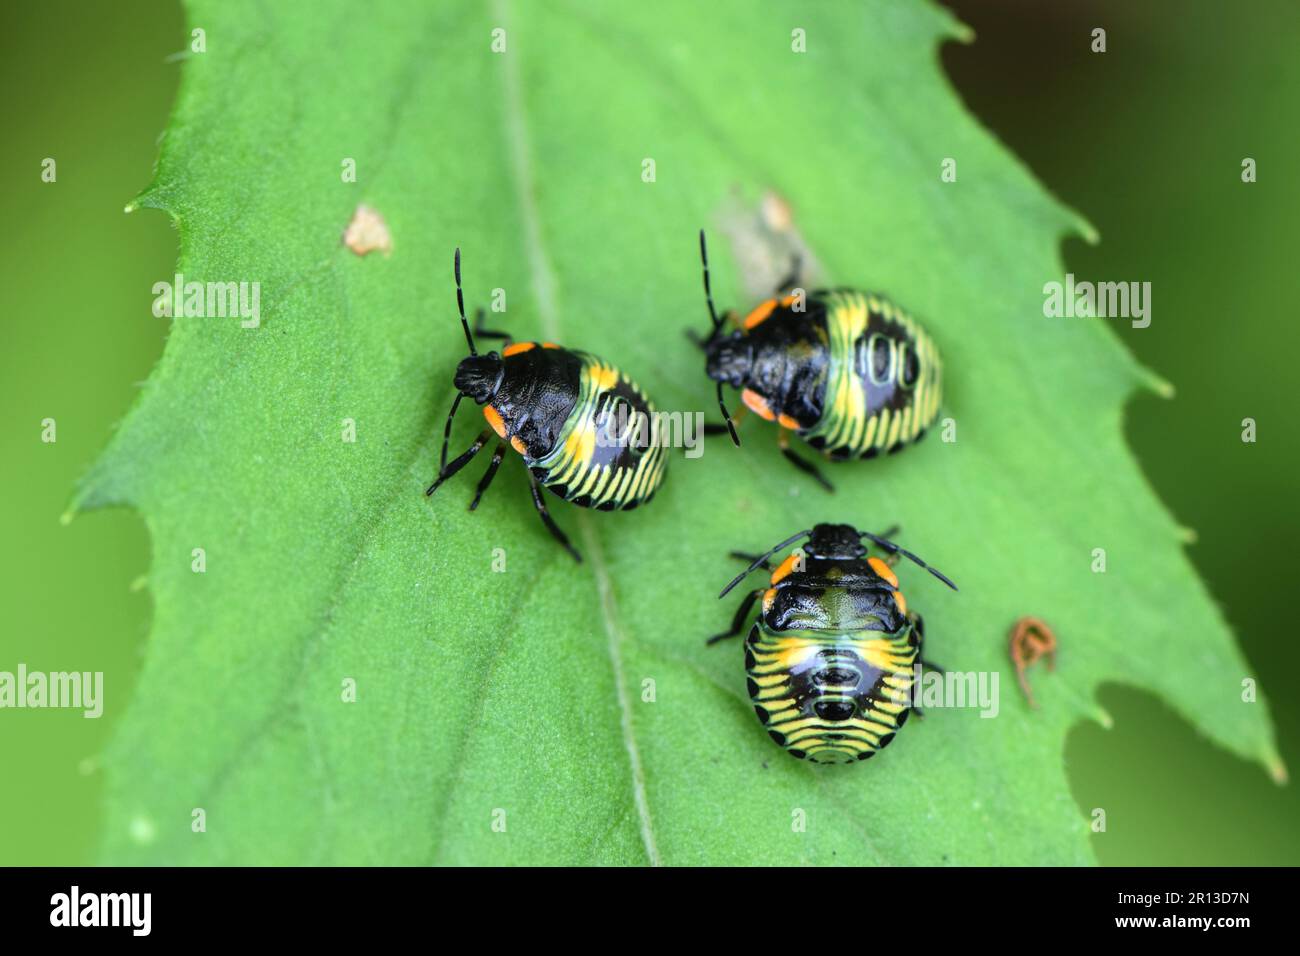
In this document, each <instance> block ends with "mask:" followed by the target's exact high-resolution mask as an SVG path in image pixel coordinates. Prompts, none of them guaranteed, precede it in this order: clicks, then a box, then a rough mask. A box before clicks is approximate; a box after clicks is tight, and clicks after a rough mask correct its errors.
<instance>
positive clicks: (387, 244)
mask: <svg viewBox="0 0 1300 956" xmlns="http://www.w3.org/2000/svg"><path fill="white" fill-rule="evenodd" d="M343 244H344V245H345V246H347V247H348V248H349V249H351V250H352V251H353V252H355V253H356V254H357V255H359V256H364V255H365V254H366V253H368V252H374V251H376V250H378V251H379V252H382V253H383V254H384V255H388V254H389V253H390V252H392V251H393V237H392V236H391V235H389V232H388V223H386V222H384V217H383V216H381V215H379V213H378V212H376V211H375V210H374V209H373V208H371V207H370V206H367V205H366V204H365V203H362V204H361V205H360V206H358V207H357V211H356V212H354V213H353V214H352V221H351V222H349V223H348V227H347V229H345V230H344V231H343Z"/></svg>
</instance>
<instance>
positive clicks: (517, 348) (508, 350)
mask: <svg viewBox="0 0 1300 956" xmlns="http://www.w3.org/2000/svg"><path fill="white" fill-rule="evenodd" d="M535 348H537V343H536V342H515V343H513V344H511V345H507V346H506V347H505V350H504V351H503V352H502V353H501V354H502V355H504V356H505V357H506V358H509V357H510V356H512V355H518V354H519V353H520V352H527V351H529V350H530V349H535Z"/></svg>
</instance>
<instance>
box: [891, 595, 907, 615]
mask: <svg viewBox="0 0 1300 956" xmlns="http://www.w3.org/2000/svg"><path fill="white" fill-rule="evenodd" d="M894 603H895V604H896V605H898V613H899V614H901V615H903V616H904V617H907V601H905V600H904V599H903V592H902V591H895V592H894Z"/></svg>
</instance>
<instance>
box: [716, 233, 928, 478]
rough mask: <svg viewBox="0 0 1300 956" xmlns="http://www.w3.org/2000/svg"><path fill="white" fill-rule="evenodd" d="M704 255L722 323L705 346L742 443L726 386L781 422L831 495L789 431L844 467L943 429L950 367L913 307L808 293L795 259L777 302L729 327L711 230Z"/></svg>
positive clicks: (850, 294) (793, 457) (845, 292)
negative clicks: (721, 306)
mask: <svg viewBox="0 0 1300 956" xmlns="http://www.w3.org/2000/svg"><path fill="white" fill-rule="evenodd" d="M700 258H701V260H702V262H703V265H704V292H705V297H706V300H707V302H708V306H709V316H710V318H711V319H712V321H713V331H712V333H711V335H710V336H709V338H708V339H707V340H700V345H701V346H702V347H703V349H704V351H705V354H706V371H707V373H708V376H709V378H711V379H713V380H714V381H715V382H717V383H718V386H717V387H718V405H719V407H720V408H721V409H722V414H723V417H724V418H725V419H726V423H727V429H728V430H729V431H730V433H731V437H732V440H733V441H735V443H736V444H737V445H739V444H740V438H739V436H738V435H737V432H736V429H735V426H734V424H733V423H732V419H731V416H730V415H729V414H728V412H727V408H726V404H725V403H724V402H723V398H722V386H723V385H724V384H726V385H730V386H732V387H733V388H738V389H740V396H741V400H742V401H743V402H744V403H745V407H746V408H747V409H749V410H750V411H752V412H754V413H755V414H757V415H758V416H759V417H760V418H765V419H767V420H768V421H774V422H776V423H777V424H778V425H779V426H780V430H779V431H778V432H777V439H778V442H779V443H780V446H781V451H782V453H783V454H784V455H785V456H786V457H787V458H788V459H790V461H791V462H793V463H794V464H795V466H796V467H798V468H799V469H800V470H802V471H805V472H808V473H809V474H811V475H812V476H813V477H814V478H815V479H817V481H819V482H821V484H822V485H823V486H825V487H826V488H827V489H828V490H834V489H833V487H832V486H831V484H830V482H829V481H827V480H826V478H825V476H823V475H822V473H821V471H820V470H819V469H818V468H817V467H816V466H815V465H814V464H813V463H812V462H810V461H808V460H806V459H804V458H801V457H799V456H798V455H797V454H795V452H794V451H792V450H791V449H790V447H789V433H790V432H793V433H794V434H796V435H798V436H799V437H800V438H802V439H803V440H804V441H806V442H807V443H808V444H809V445H811V446H812V447H813V448H814V449H816V450H817V451H819V452H821V453H822V455H823V456H825V457H826V458H827V459H829V460H831V461H845V460H849V459H854V458H874V457H875V456H877V455H880V454H882V453H894V452H897V451H900V450H902V449H903V448H905V447H907V446H908V445H910V444H912V443H914V442H916V441H919V440H920V439H921V438H922V437H923V436H924V435H925V432H926V429H928V428H929V427H930V426H931V425H933V424H934V421H935V419H936V418H937V417H938V415H939V405H940V402H941V401H942V399H943V365H942V362H941V361H940V359H939V350H938V349H937V348H936V347H935V344H934V341H933V340H932V339H931V338H930V336H929V335H928V334H926V332H925V330H924V329H922V328H921V326H920V325H919V324H918V323H917V322H916V320H914V319H913V318H912V317H911V316H910V315H908V314H907V313H906V312H905V311H903V310H902V309H900V308H898V307H897V306H896V305H894V304H893V303H891V302H889V301H888V300H887V299H885V298H884V297H883V296H880V295H877V294H875V293H871V292H859V291H857V290H855V289H844V288H839V289H814V290H811V291H808V292H803V291H802V290H799V289H797V288H796V286H797V284H798V282H799V276H798V273H799V267H798V263H797V262H796V265H795V268H794V270H792V272H791V274H790V276H788V277H787V278H786V280H785V281H784V282H782V283H781V285H780V287H779V288H778V290H777V291H778V294H777V295H776V296H775V297H773V298H771V299H767V300H766V301H764V302H761V303H759V304H758V305H757V306H755V307H754V308H753V309H752V310H751V311H750V312H749V314H748V315H746V316H744V317H743V318H741V317H740V315H739V314H738V313H734V312H729V313H728V314H727V318H728V319H730V320H731V321H730V324H731V328H730V329H729V328H728V323H727V322H724V321H723V320H722V319H720V318H719V317H718V313H717V310H716V309H715V308H714V305H713V294H712V290H711V289H710V286H709V260H708V252H707V250H706V248H705V243H704V233H703V231H701V232H700ZM737 418H739V415H738V416H737Z"/></svg>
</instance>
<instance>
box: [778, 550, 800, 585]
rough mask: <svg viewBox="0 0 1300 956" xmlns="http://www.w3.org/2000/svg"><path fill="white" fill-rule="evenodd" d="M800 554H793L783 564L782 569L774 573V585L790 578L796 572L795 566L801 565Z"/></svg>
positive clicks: (795, 552)
mask: <svg viewBox="0 0 1300 956" xmlns="http://www.w3.org/2000/svg"><path fill="white" fill-rule="evenodd" d="M799 558H800V554H799V552H798V551H794V552H791V554H790V556H789V557H788V558H786V559H785V560H784V561H782V562H781V565H780V567H778V568H777V569H776V570H775V571H773V572H772V583H773V584H776V583H777V582H778V581H780V580H782V579H783V578H788V577H789V576H790V574H791V572H793V571H794V569H795V565H796V564H798V563H799Z"/></svg>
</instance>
